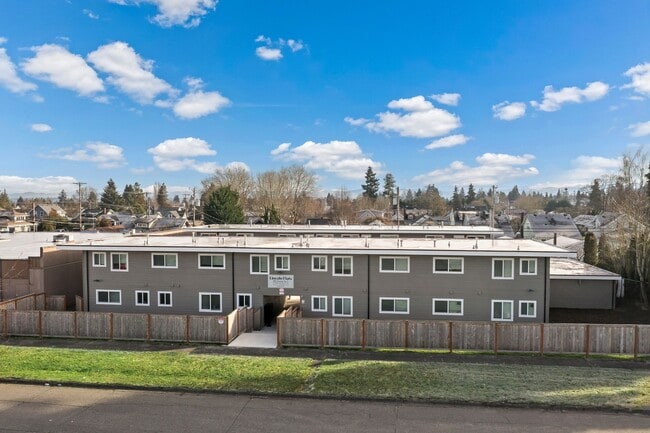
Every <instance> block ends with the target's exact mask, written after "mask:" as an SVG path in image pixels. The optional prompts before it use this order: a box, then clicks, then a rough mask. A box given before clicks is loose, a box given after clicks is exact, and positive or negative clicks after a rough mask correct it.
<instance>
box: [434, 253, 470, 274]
mask: <svg viewBox="0 0 650 433" xmlns="http://www.w3.org/2000/svg"><path fill="white" fill-rule="evenodd" d="M464 260H465V259H463V258H462V257H436V258H435V259H433V272H434V273H436V274H462V273H463V264H464Z"/></svg>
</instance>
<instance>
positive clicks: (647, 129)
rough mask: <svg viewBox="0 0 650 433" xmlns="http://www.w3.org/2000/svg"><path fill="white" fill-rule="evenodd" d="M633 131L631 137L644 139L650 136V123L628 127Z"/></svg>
mask: <svg viewBox="0 0 650 433" xmlns="http://www.w3.org/2000/svg"><path fill="white" fill-rule="evenodd" d="M627 129H629V130H631V132H630V135H631V136H632V137H644V136H646V135H650V121H647V122H640V123H634V124H632V125H630V126H628V127H627Z"/></svg>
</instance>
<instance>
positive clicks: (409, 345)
mask: <svg viewBox="0 0 650 433" xmlns="http://www.w3.org/2000/svg"><path fill="white" fill-rule="evenodd" d="M277 324H278V325H277V332H278V347H282V346H317V347H339V348H346V347H349V348H361V349H365V348H367V347H368V348H404V349H440V350H446V351H448V352H450V353H451V352H454V351H461V350H472V351H483V352H486V351H489V352H494V353H495V354H496V353H500V352H532V353H539V354H544V353H580V354H584V355H585V356H589V355H590V354H625V355H632V356H634V357H635V358H636V357H637V356H639V355H650V325H598V324H565V323H535V324H527V323H493V322H438V321H415V320H414V321H409V320H400V321H397V320H356V319H304V318H301V317H289V316H286V317H278V321H277Z"/></svg>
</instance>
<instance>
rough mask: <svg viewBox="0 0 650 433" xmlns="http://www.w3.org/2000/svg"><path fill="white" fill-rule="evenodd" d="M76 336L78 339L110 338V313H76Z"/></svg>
mask: <svg viewBox="0 0 650 433" xmlns="http://www.w3.org/2000/svg"><path fill="white" fill-rule="evenodd" d="M77 336H78V337H80V338H97V339H109V338H111V316H110V313H88V312H80V313H77Z"/></svg>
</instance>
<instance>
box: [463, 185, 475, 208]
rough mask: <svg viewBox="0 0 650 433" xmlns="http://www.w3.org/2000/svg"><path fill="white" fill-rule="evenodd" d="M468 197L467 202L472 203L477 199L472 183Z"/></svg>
mask: <svg viewBox="0 0 650 433" xmlns="http://www.w3.org/2000/svg"><path fill="white" fill-rule="evenodd" d="M465 198H466V199H467V204H470V205H471V204H472V203H473V202H474V200H476V191H474V185H472V184H471V183H470V184H469V186H468V187H467V196H466V197H465Z"/></svg>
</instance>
